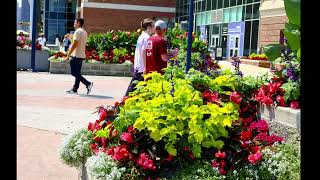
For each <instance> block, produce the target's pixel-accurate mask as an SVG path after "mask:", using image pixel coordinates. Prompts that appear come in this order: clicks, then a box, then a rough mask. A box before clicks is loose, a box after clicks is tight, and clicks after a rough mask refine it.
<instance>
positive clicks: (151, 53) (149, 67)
mask: <svg viewBox="0 0 320 180" xmlns="http://www.w3.org/2000/svg"><path fill="white" fill-rule="evenodd" d="M146 53H147V55H146V71H147V73H150V72H152V71H157V72H158V73H161V74H162V73H163V72H162V69H163V68H166V67H167V62H166V61H163V60H162V58H161V55H162V54H167V44H166V41H165V40H164V39H163V38H162V37H160V36H151V37H150V38H149V40H148V42H147V47H146Z"/></svg>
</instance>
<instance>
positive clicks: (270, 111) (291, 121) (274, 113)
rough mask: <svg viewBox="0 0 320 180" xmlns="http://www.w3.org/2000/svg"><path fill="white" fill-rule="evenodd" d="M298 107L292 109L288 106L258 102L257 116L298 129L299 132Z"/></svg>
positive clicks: (299, 112)
mask: <svg viewBox="0 0 320 180" xmlns="http://www.w3.org/2000/svg"><path fill="white" fill-rule="evenodd" d="M300 114H301V111H300V109H292V108H290V107H279V106H278V107H277V108H274V107H273V106H266V105H264V104H260V105H259V106H258V116H260V117H261V118H262V119H265V120H269V121H276V122H279V123H281V124H283V125H285V126H289V127H292V128H296V129H298V131H299V132H300V123H301V120H300Z"/></svg>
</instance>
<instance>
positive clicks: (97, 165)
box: [85, 152, 126, 180]
mask: <svg viewBox="0 0 320 180" xmlns="http://www.w3.org/2000/svg"><path fill="white" fill-rule="evenodd" d="M85 166H86V167H87V170H88V174H89V175H90V176H91V177H94V178H95V179H99V180H117V179H120V178H121V175H122V173H123V172H124V171H125V170H126V168H124V167H122V168H119V167H118V164H117V163H116V162H115V161H114V160H113V159H112V157H111V156H108V155H106V154H105V153H103V152H99V153H98V155H93V156H91V157H89V158H88V159H87V162H86V165H85Z"/></svg>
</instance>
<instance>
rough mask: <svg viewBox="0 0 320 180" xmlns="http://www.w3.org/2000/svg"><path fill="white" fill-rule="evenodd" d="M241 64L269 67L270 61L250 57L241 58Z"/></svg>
mask: <svg viewBox="0 0 320 180" xmlns="http://www.w3.org/2000/svg"><path fill="white" fill-rule="evenodd" d="M241 61H242V63H243V64H249V65H253V66H258V67H264V68H270V61H268V60H251V59H241Z"/></svg>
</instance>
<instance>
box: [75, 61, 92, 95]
mask: <svg viewBox="0 0 320 180" xmlns="http://www.w3.org/2000/svg"><path fill="white" fill-rule="evenodd" d="M82 61H83V59H82V58H76V57H72V58H71V61H70V67H71V75H72V76H74V77H75V82H74V85H73V88H72V89H73V91H75V92H77V91H78V88H79V85H80V81H81V82H82V83H83V84H84V85H85V86H86V87H88V86H89V85H90V82H89V81H88V80H86V79H85V78H84V77H83V76H82V75H81V67H82Z"/></svg>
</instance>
